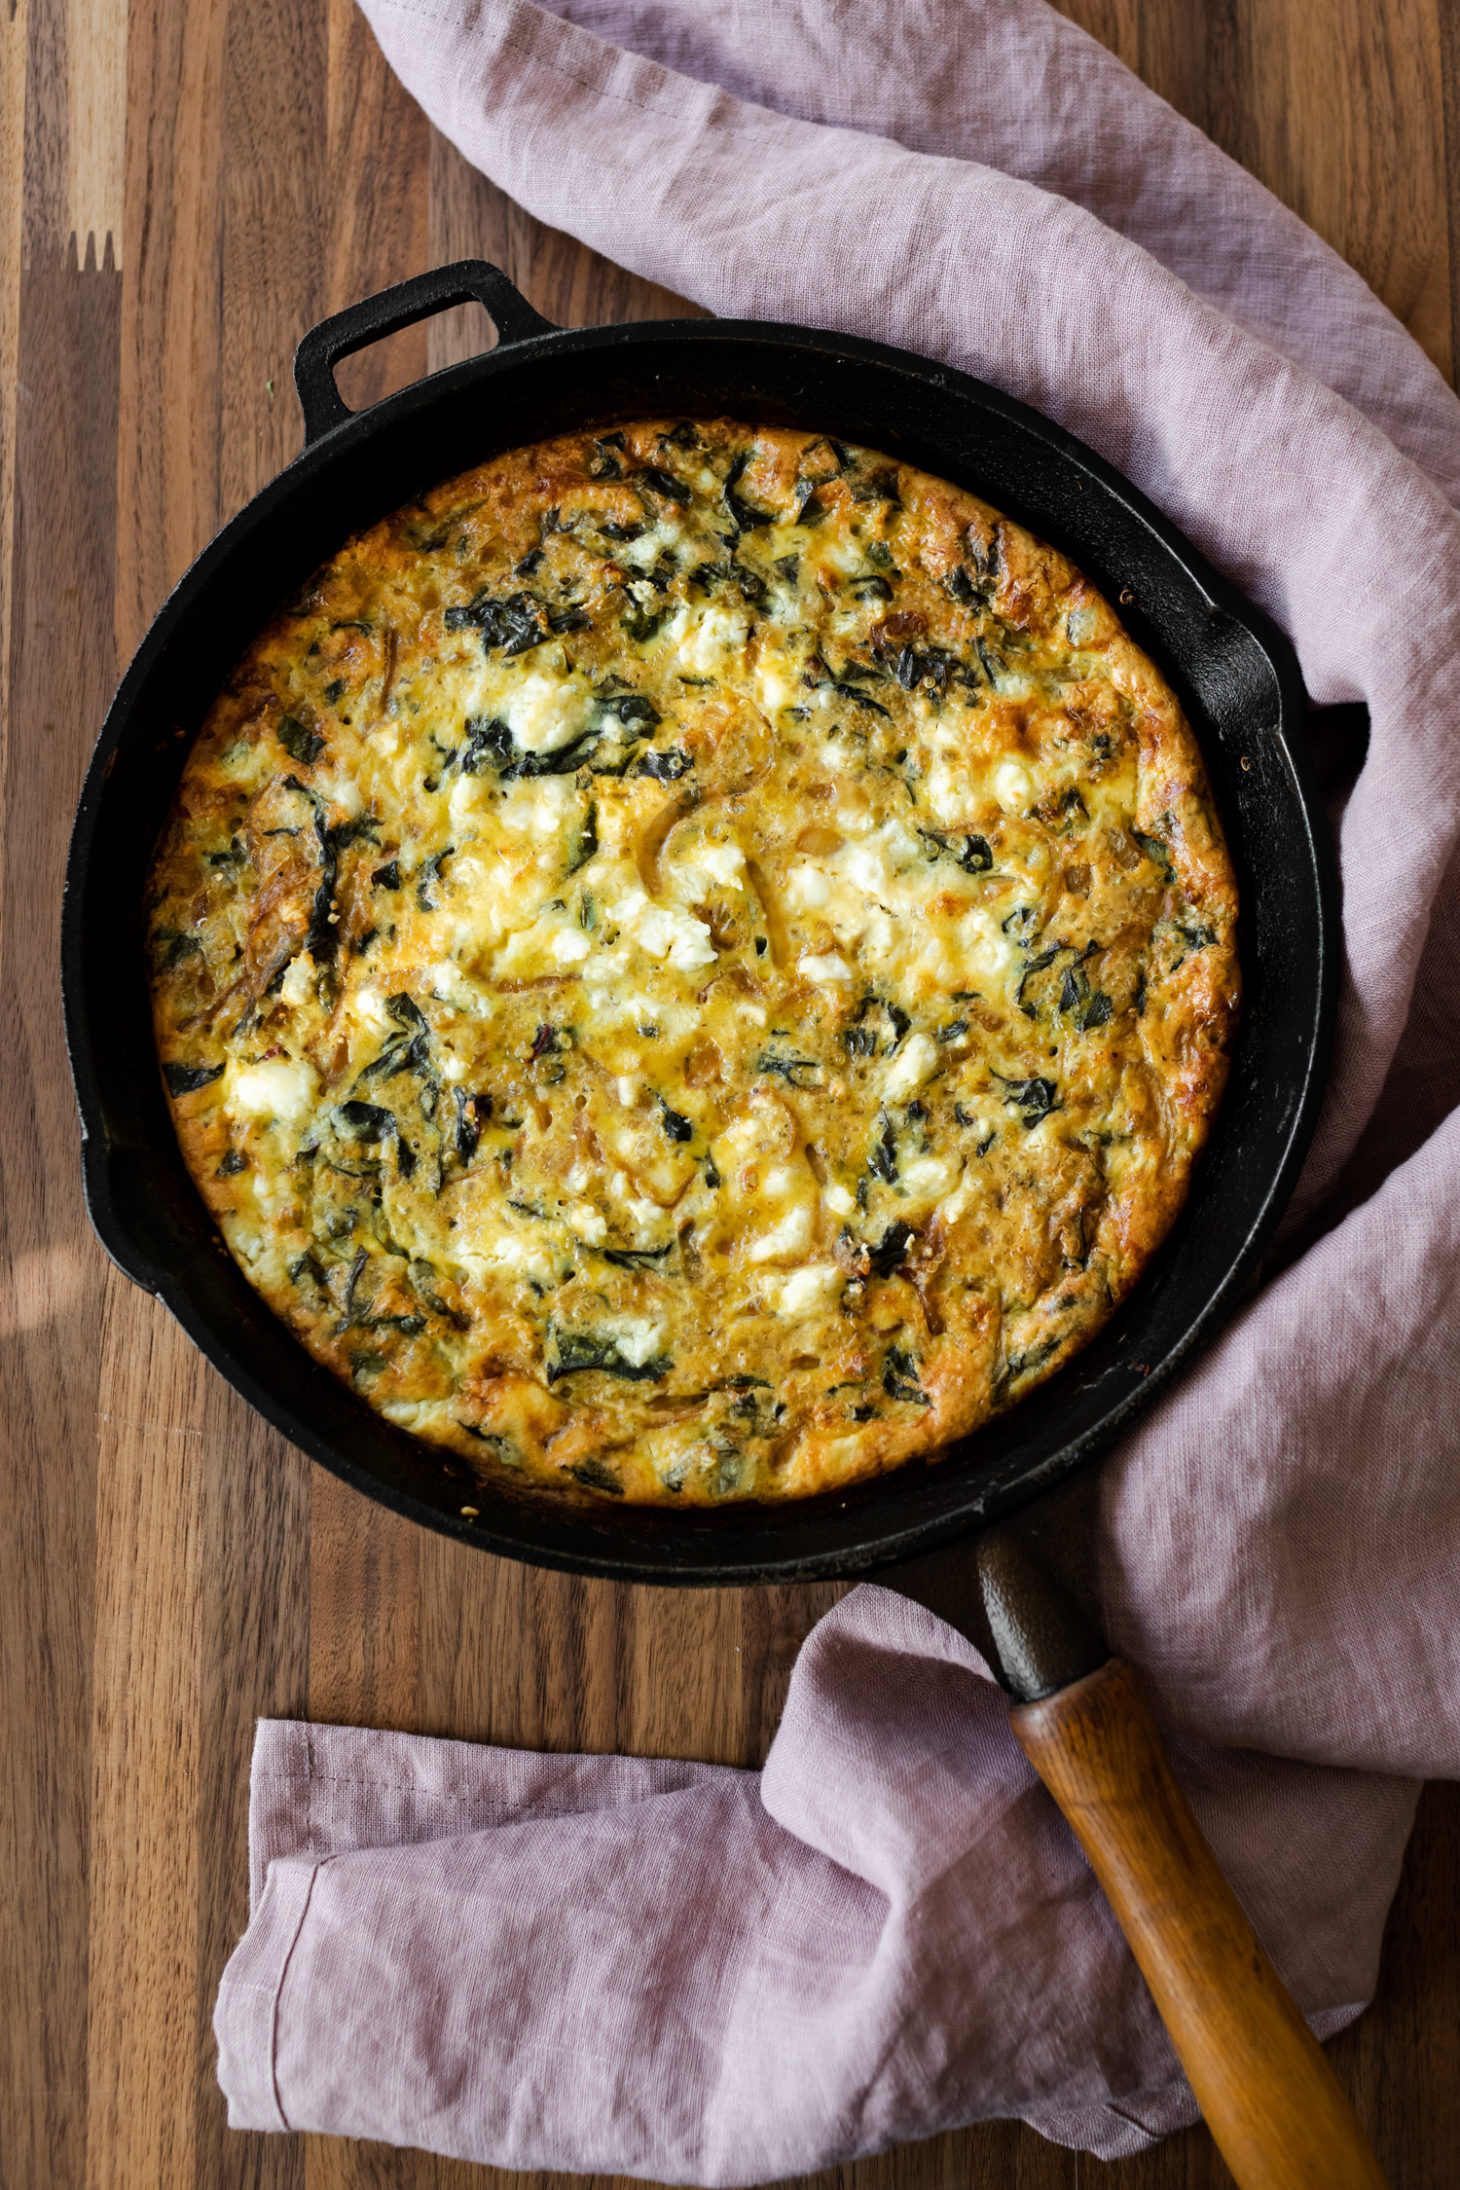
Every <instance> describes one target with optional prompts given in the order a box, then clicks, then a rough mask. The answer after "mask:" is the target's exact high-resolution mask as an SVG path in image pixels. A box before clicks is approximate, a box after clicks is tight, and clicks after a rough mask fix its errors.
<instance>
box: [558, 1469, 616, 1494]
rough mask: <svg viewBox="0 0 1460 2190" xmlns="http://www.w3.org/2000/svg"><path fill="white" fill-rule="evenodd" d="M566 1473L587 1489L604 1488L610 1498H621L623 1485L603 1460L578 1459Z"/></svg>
mask: <svg viewBox="0 0 1460 2190" xmlns="http://www.w3.org/2000/svg"><path fill="white" fill-rule="evenodd" d="M568 1473H569V1474H570V1475H571V1476H572V1477H573V1478H574V1480H575V1481H577V1482H579V1483H584V1484H586V1485H587V1487H588V1488H589V1490H606V1491H607V1492H608V1494H609V1496H610V1497H611V1498H622V1496H623V1494H624V1486H623V1484H622V1483H621V1482H620V1481H619V1479H618V1477H617V1476H616V1475H615V1474H614V1472H613V1470H612V1468H610V1467H609V1466H608V1465H607V1463H606V1462H605V1461H602V1460H580V1461H579V1462H578V1463H577V1465H576V1466H575V1467H571V1468H569V1470H568Z"/></svg>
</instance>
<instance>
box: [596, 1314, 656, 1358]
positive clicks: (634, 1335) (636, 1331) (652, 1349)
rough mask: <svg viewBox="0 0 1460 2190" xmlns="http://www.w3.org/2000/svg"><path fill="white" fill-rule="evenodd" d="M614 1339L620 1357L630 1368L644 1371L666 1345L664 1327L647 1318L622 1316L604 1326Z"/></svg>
mask: <svg viewBox="0 0 1460 2190" xmlns="http://www.w3.org/2000/svg"><path fill="white" fill-rule="evenodd" d="M603 1329H604V1331H605V1332H606V1333H607V1335H608V1336H609V1337H610V1338H612V1340H613V1342H614V1345H615V1346H616V1347H617V1349H618V1352H619V1355H620V1357H621V1358H622V1359H623V1360H625V1361H627V1362H628V1363H629V1365H630V1367H632V1368H635V1369H642V1367H643V1366H644V1363H645V1362H646V1361H649V1360H651V1359H652V1358H653V1356H654V1355H655V1354H657V1353H658V1352H659V1350H660V1348H661V1347H662V1345H663V1344H664V1325H663V1324H662V1323H651V1322H650V1320H649V1318H648V1317H647V1316H620V1317H618V1319H617V1320H616V1321H614V1322H610V1323H606V1324H604V1325H603Z"/></svg>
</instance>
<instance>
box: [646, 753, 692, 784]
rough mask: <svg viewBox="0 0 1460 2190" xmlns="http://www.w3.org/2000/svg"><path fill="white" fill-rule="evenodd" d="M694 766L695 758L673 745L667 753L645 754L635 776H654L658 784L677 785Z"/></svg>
mask: <svg viewBox="0 0 1460 2190" xmlns="http://www.w3.org/2000/svg"><path fill="white" fill-rule="evenodd" d="M693 766H694V757H693V755H692V754H689V753H686V752H685V751H684V750H683V749H682V748H681V747H680V746H677V745H671V746H670V747H669V749H668V751H667V752H663V753H645V754H644V755H643V756H642V757H641V759H640V761H639V764H638V766H637V768H636V769H635V770H634V773H635V775H639V776H652V777H653V778H654V780H655V782H656V783H677V782H678V781H679V779H680V777H681V776H687V775H688V774H689V771H690V769H691V768H693Z"/></svg>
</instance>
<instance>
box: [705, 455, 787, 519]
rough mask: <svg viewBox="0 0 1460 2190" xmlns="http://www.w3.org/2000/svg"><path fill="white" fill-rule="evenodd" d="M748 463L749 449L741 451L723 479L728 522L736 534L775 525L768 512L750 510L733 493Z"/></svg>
mask: <svg viewBox="0 0 1460 2190" xmlns="http://www.w3.org/2000/svg"><path fill="white" fill-rule="evenodd" d="M749 462H750V451H749V449H742V450H741V452H740V454H739V455H738V456H737V457H736V459H735V461H734V463H733V464H732V465H731V466H730V469H729V472H728V473H727V474H726V478H725V490H724V491H725V507H726V509H727V510H728V511H729V512H730V522H731V523H732V524H733V525H734V527H735V530H736V531H737V532H756V531H759V530H760V528H761V527H762V526H764V525H773V524H774V523H775V518H774V517H773V516H772V515H771V513H770V511H769V510H763V509H754V508H752V506H751V505H750V503H749V502H746V501H744V500H742V498H741V497H740V495H738V494H737V493H736V491H735V489H736V488H737V487H738V486H739V484H740V480H741V477H742V475H743V473H744V471H745V467H746V465H747V464H748V463H749ZM803 522H804V517H803Z"/></svg>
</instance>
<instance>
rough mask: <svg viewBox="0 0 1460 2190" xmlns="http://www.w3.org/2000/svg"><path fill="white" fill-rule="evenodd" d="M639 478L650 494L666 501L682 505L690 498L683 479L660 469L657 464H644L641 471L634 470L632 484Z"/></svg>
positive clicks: (636, 482)
mask: <svg viewBox="0 0 1460 2190" xmlns="http://www.w3.org/2000/svg"><path fill="white" fill-rule="evenodd" d="M640 480H642V481H643V483H644V485H645V486H646V487H647V488H648V489H649V491H650V493H651V494H657V495H659V496H660V497H661V499H662V500H664V501H666V502H678V503H680V504H681V505H683V504H685V503H687V502H688V501H689V500H690V490H689V488H688V487H687V486H686V485H685V483H684V481H683V480H682V479H676V478H675V476H674V474H673V473H672V472H667V471H661V470H660V469H659V467H658V465H657V464H646V465H645V466H644V469H643V470H642V471H638V472H635V474H634V484H635V485H637V484H638V482H639V481H640Z"/></svg>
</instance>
